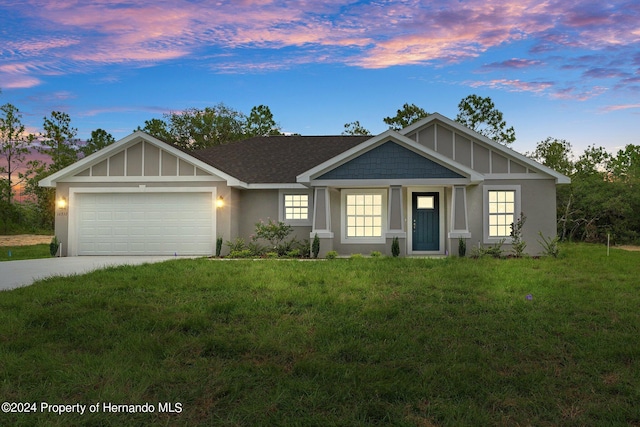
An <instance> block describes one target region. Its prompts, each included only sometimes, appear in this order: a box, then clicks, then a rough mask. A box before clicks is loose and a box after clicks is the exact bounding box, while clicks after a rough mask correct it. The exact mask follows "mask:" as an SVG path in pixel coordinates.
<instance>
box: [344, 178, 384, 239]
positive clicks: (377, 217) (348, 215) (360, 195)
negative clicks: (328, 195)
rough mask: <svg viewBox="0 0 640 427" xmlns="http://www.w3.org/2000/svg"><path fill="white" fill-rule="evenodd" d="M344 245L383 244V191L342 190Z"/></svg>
mask: <svg viewBox="0 0 640 427" xmlns="http://www.w3.org/2000/svg"><path fill="white" fill-rule="evenodd" d="M342 202H343V203H342V205H343V221H342V225H343V226H342V230H343V232H342V236H343V242H345V243H349V242H352V243H384V241H385V237H384V233H385V227H386V215H387V196H386V191H384V190H343V195H342Z"/></svg>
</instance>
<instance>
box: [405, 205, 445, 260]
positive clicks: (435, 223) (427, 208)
mask: <svg viewBox="0 0 640 427" xmlns="http://www.w3.org/2000/svg"><path fill="white" fill-rule="evenodd" d="M438 196H439V194H438V193H413V196H412V198H411V203H412V210H413V224H412V226H413V245H412V246H413V250H414V251H439V250H440V200H439V197H438Z"/></svg>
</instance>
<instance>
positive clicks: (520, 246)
mask: <svg viewBox="0 0 640 427" xmlns="http://www.w3.org/2000/svg"><path fill="white" fill-rule="evenodd" d="M526 220H527V217H526V216H525V215H524V213H522V212H521V213H520V216H519V217H518V219H517V220H516V222H514V223H512V224H511V248H512V250H513V255H514V256H515V257H516V258H522V255H524V250H525V248H526V247H527V242H525V241H524V240H523V239H522V228H523V227H524V223H525V221H526Z"/></svg>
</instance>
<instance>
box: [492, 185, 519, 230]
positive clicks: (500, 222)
mask: <svg viewBox="0 0 640 427" xmlns="http://www.w3.org/2000/svg"><path fill="white" fill-rule="evenodd" d="M518 212H520V186H519V185H502V186H500V185H492V186H485V187H484V213H485V216H484V241H485V243H493V242H498V241H500V240H502V239H505V240H506V242H507V243H509V242H510V241H511V224H513V222H514V221H515V220H516V218H517V215H518V214H517V213H518Z"/></svg>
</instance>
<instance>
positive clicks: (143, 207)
mask: <svg viewBox="0 0 640 427" xmlns="http://www.w3.org/2000/svg"><path fill="white" fill-rule="evenodd" d="M75 203H76V204H77V210H76V212H77V216H76V220H77V228H76V230H77V231H76V233H77V234H76V236H77V245H78V246H77V248H78V252H77V253H78V255H174V254H178V255H211V254H212V251H213V247H214V243H213V242H214V241H215V232H214V230H215V208H214V207H213V203H212V197H211V192H209V193H99V194H88V193H78V194H77V195H76V201H75Z"/></svg>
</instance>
